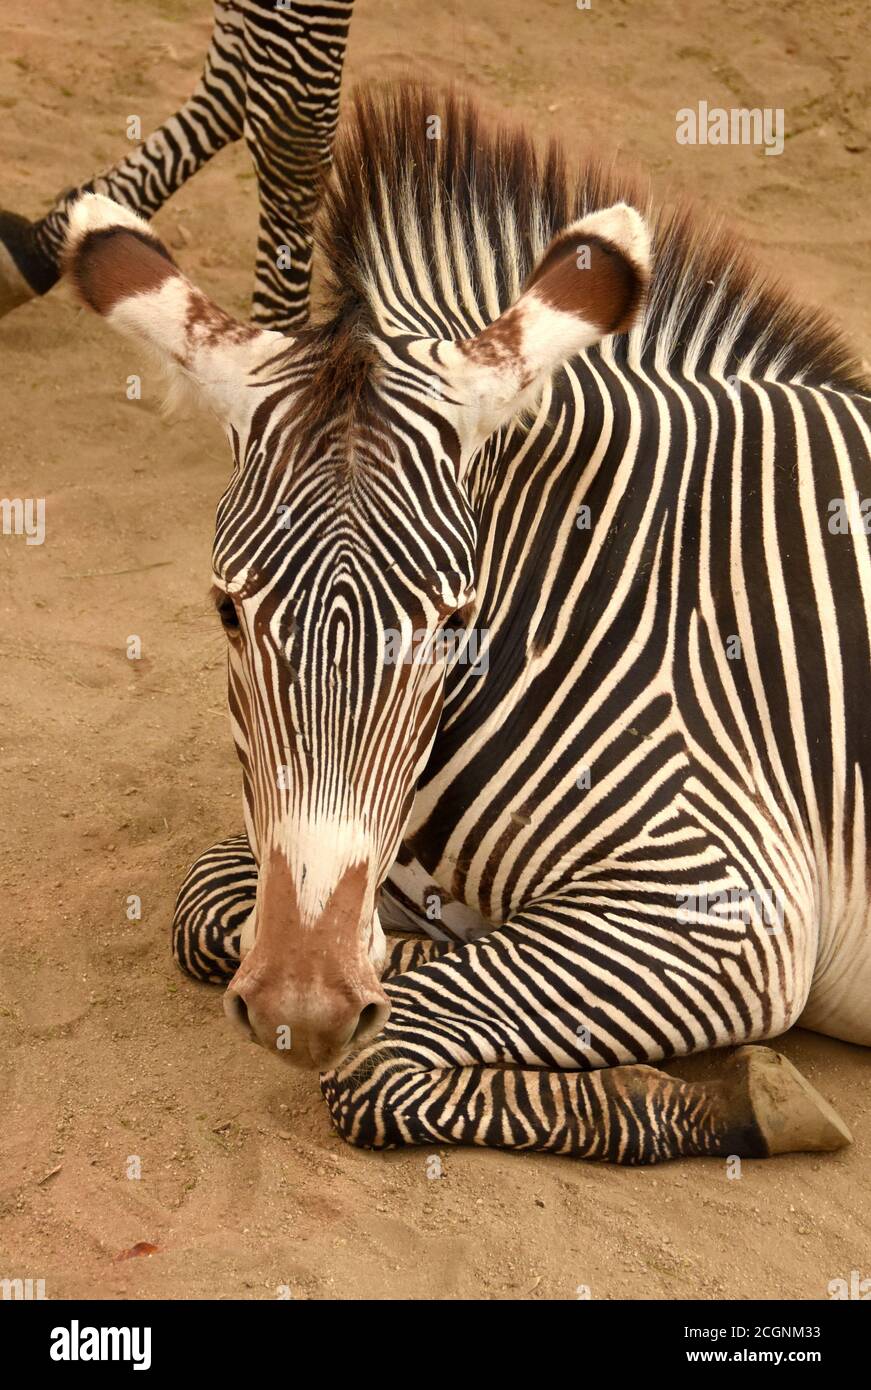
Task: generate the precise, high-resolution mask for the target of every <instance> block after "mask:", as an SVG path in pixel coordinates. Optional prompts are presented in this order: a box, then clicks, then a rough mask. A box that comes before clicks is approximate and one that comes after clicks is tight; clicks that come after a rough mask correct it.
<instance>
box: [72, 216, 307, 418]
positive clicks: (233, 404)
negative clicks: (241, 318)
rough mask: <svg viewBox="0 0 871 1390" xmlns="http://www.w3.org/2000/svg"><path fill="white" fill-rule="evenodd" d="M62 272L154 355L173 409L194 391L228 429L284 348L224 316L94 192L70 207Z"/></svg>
mask: <svg viewBox="0 0 871 1390" xmlns="http://www.w3.org/2000/svg"><path fill="white" fill-rule="evenodd" d="M64 270H65V271H66V273H67V274H68V275H69V276H70V278H71V279H72V282H73V285H74V287H75V290H76V293H77V295H78V297H79V298H80V299H81V300H82V301H83V302H84V303H85V304H86V305H87V306H88V308H90V309H93V310H94V312H95V313H97V314H100V315H101V316H102V317H103V318H105V319H106V320H107V322H108V323H110V324H111V325H112V327H113V328H117V329H118V330H120V331H121V332H122V333H125V334H127V335H129V336H130V337H133V338H138V339H139V340H140V341H141V342H143V343H144V344H145V345H146V347H148V348H149V349H150V350H151V352H152V353H153V354H154V355H155V356H156V357H157V359H158V362H159V363H160V365H161V366H162V368H163V369H164V371H165V372H166V373H167V375H168V377H169V382H170V397H171V403H172V404H175V403H176V402H177V400H178V398H179V396H181V395H184V394H191V393H192V394H193V395H194V397H195V398H197V397H198V398H199V403H201V404H205V405H207V406H208V407H209V408H210V409H211V410H213V411H214V413H215V414H216V415H217V416H218V417H219V419H221V420H222V421H223V422H224V423H225V424H230V423H237V422H238V421H239V420H240V419H241V417H242V416H243V415H244V414H246V413H247V412H249V411H250V409H251V407H252V401H251V396H252V394H253V393H251V392H250V391H248V390H246V385H247V383H248V380H249V378H250V375H251V373H252V372H253V371H254V370H256V368H257V367H259V366H261V365H262V363H263V362H264V361H265V360H266V359H267V358H268V357H269V356H270V355H272V354H274V353H275V351H276V349H281V348H283V347H286V346H287V344H288V339H286V338H284V337H283V336H282V335H281V334H280V333H271V332H267V331H266V330H263V329H258V328H252V327H251V326H250V325H248V324H243V323H239V322H238V321H237V320H236V319H233V318H231V317H230V316H229V314H225V313H224V311H223V310H222V309H219V308H218V306H217V305H216V304H214V303H212V301H211V300H210V299H208V298H207V297H206V295H204V294H202V293H201V292H200V290H198V289H196V288H195V286H194V285H192V284H191V283H190V281H189V280H188V279H186V277H185V276H184V275H182V273H181V271H180V270H179V268H178V266H177V265H176V264H175V261H174V260H173V259H172V256H171V255H170V254H169V252H168V251H167V249H166V247H165V246H164V245H163V243H162V242H161V241H160V240H159V238H158V237H156V236H155V235H154V233H153V232H152V230H151V228H150V226H149V225H148V223H147V222H145V221H144V220H143V219H142V218H141V217H137V216H136V214H135V213H133V212H130V210H129V209H128V208H124V207H121V205H120V204H119V203H115V202H113V201H112V199H111V198H104V197H102V196H100V195H99V194H95V193H86V194H84V195H83V197H81V198H80V199H79V200H78V201H77V202H76V203H75V204H74V205H73V206H72V208H71V209H70V213H69V235H68V238H67V245H66V250H65V255H64Z"/></svg>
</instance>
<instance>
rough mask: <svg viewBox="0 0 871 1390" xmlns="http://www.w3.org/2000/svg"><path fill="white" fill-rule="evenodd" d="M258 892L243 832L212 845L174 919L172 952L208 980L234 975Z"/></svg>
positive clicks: (184, 889) (188, 881)
mask: <svg viewBox="0 0 871 1390" xmlns="http://www.w3.org/2000/svg"><path fill="white" fill-rule="evenodd" d="M256 892H257V865H256V862H255V860H254V856H253V855H252V853H251V849H250V847H249V845H248V841H247V840H246V839H245V837H244V836H234V837H233V838H231V839H229V840H224V841H222V843H221V844H219V845H214V846H213V847H212V848H211V849H209V850H206V852H205V853H204V854H201V855H200V857H199V858H198V859H197V860H196V861H195V862H194V864H193V865H192V866H191V868H190V869H189V870H188V873H187V875H186V876H185V879H184V882H183V883H182V885H181V888H180V889H179V893H178V897H177V899H176V904H175V912H174V914H173V919H172V954H173V958H174V959H175V961H176V963H177V964H178V965H179V967H180V968H181V969H182V970H184V971H185V973H186V974H188V975H190V976H191V977H192V978H193V979H195V980H201V981H204V982H205V983H207V984H226V982H227V981H228V980H229V979H231V978H232V976H233V975H234V974H235V973H236V970H237V968H238V966H239V961H240V960H241V936H242V932H243V929H244V927H245V924H246V922H247V921H248V919H249V918H250V915H251V912H252V911H253V908H254V900H255V896H256Z"/></svg>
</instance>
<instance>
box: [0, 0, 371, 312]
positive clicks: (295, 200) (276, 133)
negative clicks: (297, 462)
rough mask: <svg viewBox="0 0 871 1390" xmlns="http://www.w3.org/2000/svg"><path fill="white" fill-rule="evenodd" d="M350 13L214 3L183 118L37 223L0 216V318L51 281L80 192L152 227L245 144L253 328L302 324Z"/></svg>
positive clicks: (335, 1)
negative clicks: (201, 175) (249, 168)
mask: <svg viewBox="0 0 871 1390" xmlns="http://www.w3.org/2000/svg"><path fill="white" fill-rule="evenodd" d="M352 8H353V0H293V3H292V4H290V3H287V4H278V3H276V0H214V27H213V30H212V38H211V43H210V45H209V51H208V54H207V56H206V61H205V66H204V68H203V73H202V76H201V77H200V80H199V82H198V84H197V87H196V89H195V91H194V92H193V95H192V96H191V97H190V99H189V100H188V101H186V102H185V104H184V106H183V107H182V108H181V109H180V110H179V111H177V112H176V113H175V114H174V115H173V116H170V118H169V120H167V121H165V122H164V124H163V125H162V126H160V128H159V129H158V130H155V131H154V132H153V133H152V134H151V135H149V136H148V138H147V139H146V140H145V141H144V142H143V143H142V144H141V145H139V146H138V147H137V148H136V149H135V150H133V152H132V153H131V154H129V155H128V156H127V157H126V158H125V159H122V160H121V162H120V163H119V164H116V165H115V166H114V168H112V169H109V170H108V171H107V172H106V173H104V174H101V175H99V176H98V177H96V178H93V179H91V180H90V181H89V182H88V183H86V184H82V185H81V186H80V187H79V188H76V189H71V190H69V191H68V192H66V193H64V194H62V195H61V197H60V198H59V199H58V201H57V202H56V204H55V206H54V207H53V208H52V209H51V211H50V212H48V213H47V214H46V215H45V217H43V218H41V219H40V220H39V221H38V222H29V221H28V220H27V219H26V218H24V217H21V216H19V215H17V214H15V213H11V212H2V211H0V315H2V314H4V313H8V312H9V310H10V309H13V308H14V307H15V306H16V305H18V304H21V303H24V302H25V301H27V300H29V299H32V298H33V297H34V296H35V295H40V294H45V293H46V292H47V291H48V290H50V289H51V287H52V286H53V285H54V284H55V283H56V281H57V279H58V276H59V275H60V264H59V262H60V257H61V253H62V251H63V247H64V244H65V242H66V238H67V233H68V225H69V209H70V207H71V206H72V205H73V204H74V203H75V202H76V201H77V199H78V198H80V197H81V196H82V194H83V193H86V192H92V193H102V194H105V195H106V196H107V197H110V198H113V199H115V201H116V202H119V203H121V204H123V205H124V206H125V207H127V208H130V209H131V210H132V211H133V212H137V213H139V214H140V215H141V216H142V217H153V215H154V214H155V213H156V212H157V211H159V209H160V208H161V207H163V204H164V203H165V202H166V201H167V199H168V198H170V197H171V196H172V195H173V193H176V192H177V191H178V189H179V188H181V187H182V185H183V184H184V183H186V182H187V180H188V179H189V178H190V177H191V175H192V174H195V173H196V172H197V170H198V169H200V168H202V166H203V165H204V164H205V163H206V162H207V161H208V160H210V159H211V158H212V156H213V155H215V154H217V152H218V150H221V149H223V148H224V146H225V145H227V144H230V143H231V142H232V141H234V140H239V139H241V137H242V136H243V135H244V137H245V140H246V142H247V144H248V148H249V150H250V151H251V156H252V158H253V161H254V168H255V172H256V175H257V187H258V190H259V194H260V228H259V233H258V237H257V260H256V268H255V284H254V298H253V307H252V318H253V320H254V322H255V323H262V324H267V325H269V327H271V328H276V329H278V330H279V331H284V330H286V329H289V328H292V327H294V326H296V325H297V324H300V323H303V322H304V321H305V319H306V318H307V317H308V295H309V280H310V278H311V256H312V236H311V232H312V221H313V218H314V214H315V211H316V208H317V203H318V199H319V196H320V193H321V188H322V182H323V178H324V174H325V172H326V170H327V169H328V168H329V164H330V159H331V154H332V147H333V139H334V137H335V133H336V123H337V121H338V114H339V90H340V87H341V81H342V65H343V63H344V59H345V45H346V43H347V39H348V26H349V24H350V22H351V10H352Z"/></svg>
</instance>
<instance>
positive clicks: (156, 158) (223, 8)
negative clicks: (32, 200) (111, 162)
mask: <svg viewBox="0 0 871 1390" xmlns="http://www.w3.org/2000/svg"><path fill="white" fill-rule="evenodd" d="M244 64H245V56H244V25H243V17H242V14H241V11H240V9H239V3H238V0H214V26H213V29H212V38H211V42H210V44H209V51H208V54H207V55H206V61H205V65H204V68H203V73H202V76H201V77H200V80H199V82H198V83H197V86H196V89H195V91H194V93H193V95H192V96H191V97H190V99H189V100H188V101H186V102H185V104H184V106H183V107H182V108H181V109H180V110H179V111H177V112H176V113H175V115H173V116H170V118H169V120H167V121H165V122H164V123H163V125H162V126H160V127H159V129H157V130H155V131H153V132H152V134H151V135H149V136H148V138H147V139H146V140H145V141H144V142H143V143H142V144H141V145H139V146H137V148H136V149H134V150H133V151H132V152H131V153H130V154H129V155H127V156H126V158H124V159H122V160H121V162H120V163H119V164H116V165H115V166H114V167H113V168H112V169H109V170H107V172H106V173H104V174H100V175H98V176H97V177H96V178H93V179H91V180H90V181H89V182H88V183H84V184H82V185H81V186H80V187H79V188H75V189H70V190H68V191H67V192H66V193H64V194H62V196H61V197H60V198H59V199H58V201H57V203H56V204H55V206H54V207H53V208H52V209H51V211H50V212H49V213H47V214H46V216H45V217H43V218H42V219H41V220H40V221H38V222H29V221H28V220H27V219H26V218H24V217H19V216H18V215H17V214H16V213H11V212H3V211H0V314H4V313H8V312H9V310H10V309H13V308H14V307H15V306H16V305H17V304H22V303H24V302H25V301H26V300H28V299H32V298H34V296H36V295H40V294H45V293H46V292H47V291H48V290H50V289H51V287H52V285H54V284H55V283H56V281H57V279H58V276H59V274H60V270H59V258H60V255H61V252H62V250H63V247H64V245H65V242H66V236H67V227H68V218H67V210H68V208H69V206H70V204H71V203H73V202H75V200H76V199H77V198H79V197H80V196H81V194H82V193H102V194H105V196H106V197H108V198H114V200H115V201H116V202H118V203H123V204H124V206H125V207H128V208H131V209H132V210H133V211H134V212H137V213H139V214H140V215H141V216H143V217H151V216H153V214H154V213H155V212H157V210H158V209H159V208H161V207H162V206H163V204H164V203H165V202H166V201H167V199H168V198H170V197H171V196H172V194H173V193H175V192H176V191H177V190H178V189H179V188H181V186H182V184H184V183H186V182H187V180H188V179H189V178H190V177H191V175H192V174H195V173H196V171H197V170H198V169H200V168H201V167H202V165H203V164H205V163H206V162H207V161H208V160H209V159H211V158H212V156H213V155H214V154H217V152H218V150H221V149H223V147H224V146H225V145H227V144H230V143H231V142H232V141H234V140H238V139H240V138H241V135H242V129H243V124H244V100H245V76H244Z"/></svg>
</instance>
